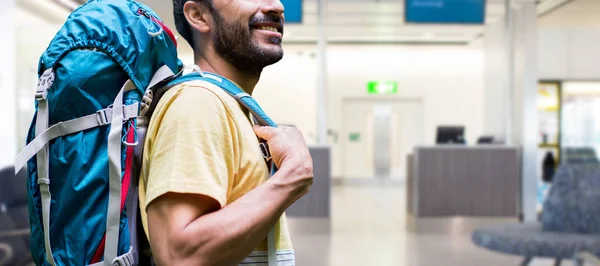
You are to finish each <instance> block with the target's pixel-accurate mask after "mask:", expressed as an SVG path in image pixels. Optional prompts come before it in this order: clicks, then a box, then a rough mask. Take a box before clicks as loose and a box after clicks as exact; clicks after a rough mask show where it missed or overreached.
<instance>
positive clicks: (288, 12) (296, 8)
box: [281, 0, 302, 24]
mask: <svg viewBox="0 0 600 266" xmlns="http://www.w3.org/2000/svg"><path fill="white" fill-rule="evenodd" d="M281 3H282V4H283V6H284V8H285V11H284V12H283V14H284V16H285V23H286V24H290V23H291V24H297V23H302V0H281Z"/></svg>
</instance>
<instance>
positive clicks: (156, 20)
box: [137, 8, 177, 47]
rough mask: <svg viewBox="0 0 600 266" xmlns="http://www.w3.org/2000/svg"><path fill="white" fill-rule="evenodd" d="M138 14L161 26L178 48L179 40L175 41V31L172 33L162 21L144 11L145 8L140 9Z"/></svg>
mask: <svg viewBox="0 0 600 266" xmlns="http://www.w3.org/2000/svg"><path fill="white" fill-rule="evenodd" d="M137 13H138V14H140V15H142V16H144V17H146V18H149V19H150V20H152V21H153V22H154V23H156V24H158V25H160V27H161V28H162V29H163V31H165V32H166V33H167V35H169V38H171V41H173V43H174V44H175V47H177V40H176V39H175V35H174V34H173V31H171V29H169V27H167V25H165V24H164V23H162V21H160V20H158V19H157V18H155V17H154V16H152V15H151V14H150V13H148V11H146V10H144V9H143V8H139V9H138V12H137Z"/></svg>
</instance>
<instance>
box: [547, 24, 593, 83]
mask: <svg viewBox="0 0 600 266" xmlns="http://www.w3.org/2000/svg"><path fill="white" fill-rule="evenodd" d="M598 43H600V29H593V28H541V29H539V31H538V66H539V76H538V77H539V78H540V79H559V80H565V79H567V80H598V79H600V67H598V62H600V49H598Z"/></svg>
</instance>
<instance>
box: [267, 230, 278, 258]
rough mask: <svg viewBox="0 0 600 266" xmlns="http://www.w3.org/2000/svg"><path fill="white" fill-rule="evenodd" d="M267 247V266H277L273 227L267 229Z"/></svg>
mask: <svg viewBox="0 0 600 266" xmlns="http://www.w3.org/2000/svg"><path fill="white" fill-rule="evenodd" d="M278 223H279V222H278ZM267 248H268V251H269V252H268V256H269V266H277V247H276V246H275V227H273V228H271V230H269V235H268V236H267Z"/></svg>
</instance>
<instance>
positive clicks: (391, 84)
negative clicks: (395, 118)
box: [367, 81, 398, 94]
mask: <svg viewBox="0 0 600 266" xmlns="http://www.w3.org/2000/svg"><path fill="white" fill-rule="evenodd" d="M367 92H368V93H369V94H396V93H398V82H396V81H369V82H368V83H367Z"/></svg>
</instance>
